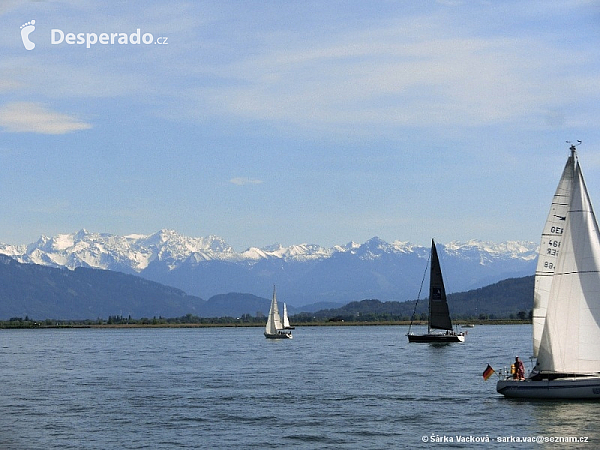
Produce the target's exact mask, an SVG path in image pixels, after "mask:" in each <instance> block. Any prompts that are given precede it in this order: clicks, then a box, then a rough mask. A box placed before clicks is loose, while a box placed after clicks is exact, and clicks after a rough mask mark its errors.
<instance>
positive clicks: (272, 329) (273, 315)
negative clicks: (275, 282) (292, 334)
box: [265, 286, 283, 334]
mask: <svg viewBox="0 0 600 450" xmlns="http://www.w3.org/2000/svg"><path fill="white" fill-rule="evenodd" d="M282 328H283V327H282V326H281V317H280V316H279V307H278V306H277V296H276V295H275V286H273V299H272V300H271V308H270V309H269V317H268V319H267V325H266V326H265V333H266V334H277V331H279V330H281V329H282Z"/></svg>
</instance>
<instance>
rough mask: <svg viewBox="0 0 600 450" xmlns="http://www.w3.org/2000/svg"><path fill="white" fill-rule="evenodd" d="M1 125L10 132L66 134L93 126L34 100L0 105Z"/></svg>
mask: <svg viewBox="0 0 600 450" xmlns="http://www.w3.org/2000/svg"><path fill="white" fill-rule="evenodd" d="M0 126H2V127H4V131H7V132H10V133H40V134H66V133H70V132H72V131H78V130H88V129H90V128H92V126H91V125H90V124H88V123H85V122H82V121H80V120H78V119H77V118H76V117H73V116H69V115H67V114H62V113H58V112H55V111H51V110H49V109H47V108H46V107H45V106H44V105H42V104H40V103H34V102H12V103H7V104H6V105H4V106H2V107H0Z"/></svg>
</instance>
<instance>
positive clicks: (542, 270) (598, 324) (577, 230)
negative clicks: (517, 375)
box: [496, 145, 600, 399]
mask: <svg viewBox="0 0 600 450" xmlns="http://www.w3.org/2000/svg"><path fill="white" fill-rule="evenodd" d="M570 150H571V155H570V156H569V159H568V160H567V163H566V165H565V168H564V170H563V174H562V176H561V179H560V182H559V184H558V187H557V189H556V193H555V195H554V198H553V201H552V206H551V208H550V213H549V215H548V219H547V221H546V225H545V227H544V231H543V233H542V240H541V245H540V257H539V261H538V267H537V270H536V274H535V290H534V310H533V317H534V324H533V351H534V356H536V357H537V362H536V365H535V367H534V369H533V370H532V372H531V373H530V374H529V376H528V377H527V378H525V379H523V380H518V379H514V378H509V377H507V378H505V379H501V380H499V381H498V383H497V385H496V390H497V391H498V392H499V393H501V394H503V395H505V396H507V397H518V398H554V399H600V230H599V228H598V223H597V222H596V218H595V215H594V210H593V208H592V204H591V201H590V198H589V195H588V192H587V188H586V186H585V181H584V179H583V174H582V172H581V167H580V165H579V161H578V160H577V155H576V149H575V146H574V145H571V148H570Z"/></svg>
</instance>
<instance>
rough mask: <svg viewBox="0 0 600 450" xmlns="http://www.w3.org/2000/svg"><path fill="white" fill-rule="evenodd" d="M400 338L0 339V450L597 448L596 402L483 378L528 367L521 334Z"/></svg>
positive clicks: (390, 332) (130, 335)
mask: <svg viewBox="0 0 600 450" xmlns="http://www.w3.org/2000/svg"><path fill="white" fill-rule="evenodd" d="M406 331H407V327H401V326H381V327H379V326H376V327H344V326H341V327H298V328H297V329H296V330H295V331H294V339H293V340H285V341H271V340H267V339H265V338H264V337H263V335H262V332H263V330H262V329H261V328H194V329H68V330H2V331H0V386H1V394H0V448H10V449H47V448H75V449H113V448H114V449H139V448H151V449H162V448H164V449H171V448H232V447H234V448H258V449H264V448H331V449H340V448H342V449H343V448H352V449H355V448H361V449H368V448H372V449H390V448H432V447H438V448H446V447H453V448H474V447H481V446H484V447H487V446H491V447H502V448H519V449H526V448H558V447H561V446H558V447H553V446H552V445H551V444H544V445H539V444H534V443H516V442H513V443H511V442H509V443H498V442H497V438H502V439H505V438H506V439H508V440H511V439H513V440H514V439H516V438H517V437H519V438H521V437H537V436H541V437H542V439H547V438H551V437H564V436H575V437H586V438H587V439H588V441H589V442H588V443H583V444H568V447H569V448H589V449H591V448H598V446H599V445H600V431H598V428H599V427H598V426H597V417H599V416H600V403H594V402H579V403H577V402H568V401H564V402H556V401H516V400H509V399H505V398H503V397H501V396H500V395H499V394H497V393H496V391H495V381H496V376H493V377H492V378H490V380H489V381H487V382H484V381H483V378H482V372H483V370H484V369H485V367H486V364H487V363H490V364H491V365H492V367H494V368H495V369H499V368H501V366H502V365H508V364H510V362H511V361H512V360H513V359H514V356H515V355H517V354H518V355H519V356H521V357H522V359H526V358H527V357H528V356H529V355H530V353H531V326H529V325H515V326H477V327H475V328H473V329H470V330H469V335H468V336H467V341H466V342H465V343H464V344H452V345H446V346H433V345H430V344H408V342H407V339H406V336H405V334H406ZM460 437H462V438H465V439H470V440H484V441H485V440H486V437H487V439H489V440H490V442H489V443H487V442H483V443H473V442H466V443H462V442H457V440H460ZM432 438H433V440H434V442H433V443H432V442H431V439H432ZM425 439H426V440H428V442H423V440H425ZM450 439H452V440H454V442H453V443H450V442H448V441H450ZM443 441H446V442H443ZM563 446H564V445H563Z"/></svg>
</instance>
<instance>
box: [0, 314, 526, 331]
mask: <svg viewBox="0 0 600 450" xmlns="http://www.w3.org/2000/svg"><path fill="white" fill-rule="evenodd" d="M290 322H291V323H292V324H293V325H296V326H361V325H364V326H366V325H369V326H372V325H409V324H410V320H409V319H408V318H405V317H389V316H387V315H385V314H382V315H377V314H374V313H372V314H363V315H359V316H354V317H348V318H342V317H339V316H337V317H329V318H326V317H325V318H324V317H321V318H316V317H314V316H313V317H311V318H310V319H309V317H307V316H306V315H305V314H300V315H296V316H292V317H291V318H290ZM265 323H266V319H265V318H264V317H252V316H250V315H244V316H242V317H239V318H234V317H219V318H214V317H213V318H208V317H198V316H194V315H192V314H187V315H185V316H182V317H176V318H169V319H166V318H163V317H153V318H152V319H149V318H141V319H133V318H131V317H122V316H110V317H109V318H108V319H106V320H104V319H100V318H98V319H96V320H53V319H46V320H42V321H38V320H33V319H31V318H29V317H25V318H20V317H13V318H11V319H9V320H4V321H0V329H10V328H13V329H15V328H21V329H23V328H25V329H30V328H142V327H146V328H152V327H155V328H185V327H190V328H191V327H264V326H265ZM527 323H531V318H530V317H528V318H526V317H513V318H500V319H498V318H485V317H479V318H471V320H456V321H455V324H456V325H464V324H476V325H503V324H527ZM413 324H415V325H426V324H427V317H426V316H425V317H419V320H415V321H414V322H413Z"/></svg>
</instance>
